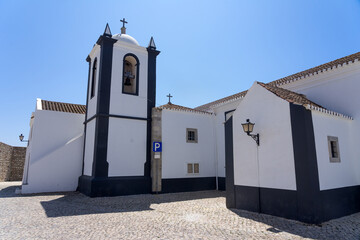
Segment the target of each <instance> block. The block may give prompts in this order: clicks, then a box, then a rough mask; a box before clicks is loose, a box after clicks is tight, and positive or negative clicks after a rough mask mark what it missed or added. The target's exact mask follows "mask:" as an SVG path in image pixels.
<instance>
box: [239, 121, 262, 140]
mask: <svg viewBox="0 0 360 240" xmlns="http://www.w3.org/2000/svg"><path fill="white" fill-rule="evenodd" d="M241 125H242V127H243V130H244V132H245V133H246V134H247V135H248V136H250V137H252V138H253V139H254V140H255V142H256V143H257V145H258V146H260V136H259V134H251V133H252V131H253V129H254V125H255V123H252V122H250V120H249V119H246V123H242V124H241Z"/></svg>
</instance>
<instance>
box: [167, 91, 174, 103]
mask: <svg viewBox="0 0 360 240" xmlns="http://www.w3.org/2000/svg"><path fill="white" fill-rule="evenodd" d="M166 96H167V97H168V98H169V102H168V103H170V104H171V98H172V97H173V96H171V94H170V93H169V95H166Z"/></svg>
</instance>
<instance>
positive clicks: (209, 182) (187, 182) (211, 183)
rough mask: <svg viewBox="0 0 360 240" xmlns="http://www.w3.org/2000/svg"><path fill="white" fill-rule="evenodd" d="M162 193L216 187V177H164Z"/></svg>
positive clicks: (212, 188)
mask: <svg viewBox="0 0 360 240" xmlns="http://www.w3.org/2000/svg"><path fill="white" fill-rule="evenodd" d="M161 182H162V191H161V192H162V193H174V192H193V191H205V190H215V189H216V178H215V177H202V178H171V179H162V181H161Z"/></svg>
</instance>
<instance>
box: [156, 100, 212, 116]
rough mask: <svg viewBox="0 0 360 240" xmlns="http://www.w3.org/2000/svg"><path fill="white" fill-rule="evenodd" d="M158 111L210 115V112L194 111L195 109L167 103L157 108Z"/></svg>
mask: <svg viewBox="0 0 360 240" xmlns="http://www.w3.org/2000/svg"><path fill="white" fill-rule="evenodd" d="M157 109H170V110H177V111H186V112H196V113H205V114H210V113H209V112H206V111H201V110H197V109H193V108H188V107H183V106H180V105H176V104H172V103H167V104H165V105H161V106H159V107H157Z"/></svg>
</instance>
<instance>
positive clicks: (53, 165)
mask: <svg viewBox="0 0 360 240" xmlns="http://www.w3.org/2000/svg"><path fill="white" fill-rule="evenodd" d="M83 122H84V114H74V113H64V112H55V111H44V110H40V111H39V110H36V111H35V113H34V120H33V124H32V137H31V142H29V146H31V147H30V148H29V151H30V152H28V153H27V155H29V156H30V158H29V159H28V160H29V162H28V166H26V168H25V171H27V183H28V184H27V185H22V193H25V194H26V193H38V192H58V191H75V190H76V188H77V185H78V178H79V176H80V175H81V169H82V155H83V144H84V139H83V132H84V125H83Z"/></svg>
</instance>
